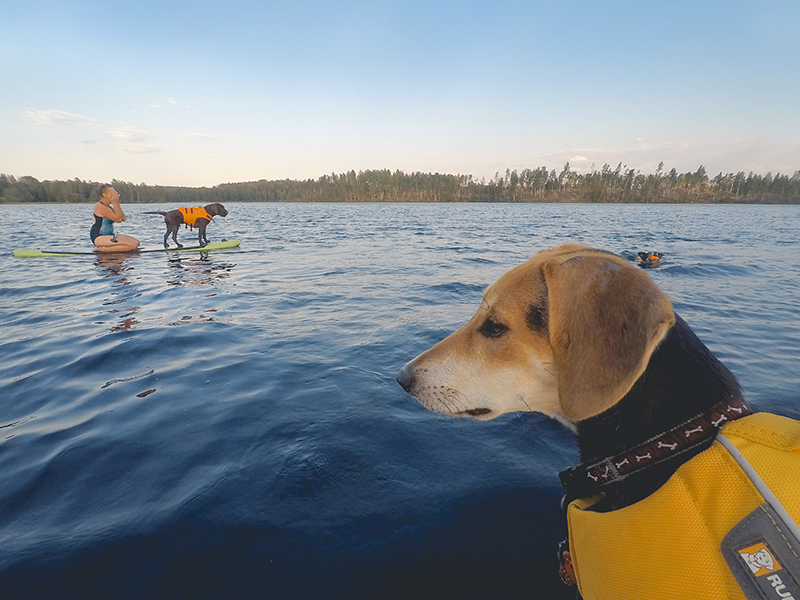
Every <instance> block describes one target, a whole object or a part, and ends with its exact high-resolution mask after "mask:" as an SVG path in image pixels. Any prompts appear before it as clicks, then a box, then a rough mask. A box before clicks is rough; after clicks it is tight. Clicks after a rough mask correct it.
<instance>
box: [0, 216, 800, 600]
mask: <svg viewBox="0 0 800 600" xmlns="http://www.w3.org/2000/svg"><path fill="white" fill-rule="evenodd" d="M168 208H174V207H171V206H170V207H165V206H156V205H130V204H129V205H126V206H125V210H126V212H127V214H128V221H127V222H126V223H123V224H122V225H120V226H118V227H117V231H118V232H120V233H126V234H130V235H134V236H136V237H138V238H139V239H140V240H141V241H142V243H143V245H145V246H158V244H159V243H160V241H161V239H162V236H163V232H164V226H163V219H161V217H159V216H155V215H146V214H144V212H145V211H148V210H165V209H168ZM228 209H229V210H230V214H229V216H228V217H227V218H225V219H222V218H218V219H215V222H214V223H212V224H211V225H210V227H209V237H210V238H211V239H212V241H215V240H217V241H218V240H220V239H222V238H228V239H231V238H238V239H240V240H241V241H242V244H241V247H240V249H238V250H226V251H216V252H211V253H208V254H207V255H201V254H197V253H186V254H173V255H169V254H165V253H156V254H142V255H131V256H124V257H121V256H100V257H94V256H81V257H70V258H14V257H12V256H11V253H12V251H13V250H14V249H15V248H23V247H43V248H44V247H50V248H61V249H82V250H89V249H90V242H89V239H88V231H89V226H90V224H91V216H90V214H91V206H89V205H83V206H54V205H47V206H1V205H0V232H2V238H0V356H2V361H0V394H1V395H2V397H1V398H0V482H2V485H0V597H2V598H34V599H38V598H48V599H49V598H115V599H116V598H122V599H125V598H131V599H142V598H165V599H166V598H187V599H189V598H191V599H199V598H326V599H327V598H342V599H345V598H346V599H348V600H353V599H359V598H364V599H368V598H369V599H380V598H409V599H419V598H492V599H503V598H558V597H569V594H567V595H566V596H563V594H562V593H561V592H562V590H561V588H560V587H559V584H558V577H557V574H556V565H555V558H554V557H555V549H556V545H557V543H558V541H559V540H561V539H562V538H563V537H564V532H565V526H564V523H563V520H562V517H561V514H560V511H559V508H558V504H559V499H560V497H561V490H560V486H559V483H558V477H557V472H558V471H560V470H562V469H564V468H566V467H567V466H570V465H572V464H574V463H576V462H577V460H578V456H577V447H576V444H575V442H574V440H573V439H572V437H571V434H570V433H569V431H568V430H566V429H565V428H564V427H562V426H561V425H559V424H558V423H556V422H554V421H551V420H548V419H547V418H545V417H542V416H540V415H537V414H530V413H526V414H513V415H505V416H503V417H501V418H498V419H495V420H493V421H489V422H477V421H473V420H466V419H453V418H448V417H444V416H441V415H437V414H434V413H431V412H428V411H426V410H425V409H423V408H422V407H421V406H419V405H418V404H417V403H416V402H415V401H414V400H413V399H412V398H410V397H409V396H407V395H406V394H405V393H404V392H403V391H402V390H401V389H400V387H399V386H398V385H397V384H396V382H395V380H394V378H395V374H396V373H397V371H398V370H399V369H400V367H401V366H402V365H403V364H404V363H405V362H406V361H407V360H409V359H411V358H413V357H414V356H416V355H417V354H418V353H419V352H421V351H422V350H424V349H426V348H428V347H429V346H431V345H432V344H434V343H435V342H437V341H438V340H440V339H442V338H443V337H445V336H446V335H447V334H449V333H450V332H452V331H453V330H454V329H456V328H458V327H459V326H461V325H462V324H463V323H464V322H465V321H466V320H467V319H468V318H469V317H470V316H471V315H472V313H473V312H474V310H475V308H476V307H477V306H478V304H479V302H480V298H481V295H482V292H483V290H484V289H485V287H486V286H487V285H488V284H490V283H491V282H492V281H494V280H495V279H496V278H497V277H498V276H499V275H501V274H502V273H503V272H505V271H506V270H508V269H510V268H511V267H513V266H516V265H517V264H519V263H521V262H524V261H525V260H527V259H528V258H529V257H530V256H531V255H533V254H534V253H535V252H537V251H538V250H540V249H542V248H546V247H550V246H553V245H555V244H558V243H561V242H565V241H576V242H583V243H587V244H591V245H594V246H597V247H602V248H605V249H608V250H611V251H614V252H617V253H619V254H622V255H623V256H626V257H628V258H633V256H634V255H635V253H636V252H637V251H640V250H657V251H661V252H664V253H665V261H666V262H665V264H664V266H663V267H662V268H660V269H656V270H650V271H648V273H649V274H650V275H651V276H652V278H653V279H654V280H655V281H656V282H657V283H658V285H659V286H660V287H661V288H662V289H664V290H665V291H666V292H667V293H668V294H669V295H670V296H671V298H672V299H673V303H674V305H675V308H676V311H677V312H679V313H680V314H681V315H682V316H683V317H684V318H685V319H686V320H687V322H688V323H689V324H690V325H691V326H692V327H693V328H694V330H695V331H696V332H697V333H698V335H699V336H700V337H701V339H703V340H704V341H705V342H706V344H707V345H708V346H709V347H710V348H711V349H712V350H713V351H714V352H716V353H717V354H718V355H719V356H720V357H721V358H722V359H723V361H724V362H725V363H726V364H728V366H729V367H730V368H731V369H732V370H733V371H734V373H735V374H736V375H737V377H738V378H739V379H740V381H741V383H742V386H743V388H744V390H745V394H746V397H747V399H748V400H749V401H750V402H751V403H752V404H753V405H755V406H756V407H757V408H759V409H762V410H769V411H773V412H779V413H782V414H785V415H788V416H792V417H794V418H800V368H798V364H800V310H798V288H799V287H800V242H798V235H799V234H800V207H797V206H788V207H787V206H705V205H691V206H661V205H659V206H643V205H633V206H631V205H536V204H527V205H509V204H476V205H452V204H450V205H436V204H419V205H417V204H414V205H411V204H390V205H377V204H367V205H351V204H233V205H229V206H228ZM192 237H193V236H192V232H190V231H189V230H181V232H180V239H181V240H182V241H184V242H188V241H190V239H191V238H192ZM153 390H154V391H153Z"/></svg>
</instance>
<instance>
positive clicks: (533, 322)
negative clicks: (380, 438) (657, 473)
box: [397, 244, 675, 423]
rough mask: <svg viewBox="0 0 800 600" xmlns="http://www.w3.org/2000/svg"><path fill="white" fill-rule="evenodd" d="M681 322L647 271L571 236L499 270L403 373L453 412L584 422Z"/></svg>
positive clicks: (412, 387)
mask: <svg viewBox="0 0 800 600" xmlns="http://www.w3.org/2000/svg"><path fill="white" fill-rule="evenodd" d="M674 322H675V316H674V313H673V311H672V304H671V303H670V301H669V298H668V297H667V296H666V295H665V294H664V293H663V292H662V291H661V290H659V289H658V288H657V287H656V286H655V284H654V283H653V282H652V281H651V280H650V278H649V277H648V276H647V275H646V274H645V273H644V272H642V271H641V270H639V269H637V268H635V267H633V266H632V265H630V264H629V263H628V262H627V261H625V260H624V259H622V258H620V257H618V256H615V255H613V254H609V253H606V252H603V251H600V250H595V249H593V248H589V247H587V246H582V245H579V244H566V245H563V246H559V247H558V248H554V249H552V250H544V251H542V252H539V253H538V254H536V255H535V256H534V257H533V258H531V259H530V260H529V261H528V262H526V263H524V264H522V265H520V266H518V267H516V268H514V269H512V270H511V271H509V272H508V273H506V274H505V275H503V276H502V277H500V279H498V280H497V281H496V282H495V283H494V284H492V285H491V286H489V288H488V289H487V290H486V293H485V294H484V296H483V302H482V303H481V306H480V308H478V311H477V312H476V313H475V315H474V316H473V317H472V318H471V319H470V320H469V321H468V322H467V324H466V325H464V326H463V327H462V328H461V329H459V330H458V331H456V332H455V333H453V334H452V335H450V336H449V337H447V338H446V339H444V340H442V341H441V342H439V343H438V344H436V345H435V346H434V347H433V348H431V349H429V350H427V351H425V352H423V353H422V354H420V355H419V356H418V357H417V358H415V359H414V360H412V361H411V362H409V363H408V364H407V365H406V366H405V367H403V369H402V370H401V371H400V373H399V374H398V376H397V380H398V382H399V383H400V385H402V386H403V388H404V389H405V390H406V391H407V392H408V393H409V394H411V395H412V396H414V397H415V398H417V399H418V400H419V401H420V402H421V403H422V404H423V405H424V406H425V407H427V408H429V409H430V410H434V411H436V412H440V413H444V414H450V415H456V416H472V417H477V418H479V419H491V418H493V417H496V416H498V415H501V414H503V413H507V412H513V411H526V410H533V411H538V412H542V413H545V414H547V415H550V416H552V417H555V418H557V419H559V420H561V421H566V422H571V423H576V422H578V421H581V420H583V419H587V418H589V417H592V416H594V415H597V414H599V413H601V412H603V411H604V410H606V409H608V408H610V407H611V406H613V405H614V404H615V403H616V402H617V401H618V400H620V399H621V398H622V397H623V396H624V395H625V394H626V393H627V392H628V391H629V390H630V388H631V386H632V385H633V384H634V382H635V381H636V380H637V379H638V378H639V376H640V375H641V374H642V373H643V372H644V370H645V368H646V367H647V362H648V360H649V358H650V355H651V354H652V352H653V350H654V349H655V347H656V346H657V345H658V343H659V341H661V339H662V338H663V337H664V334H665V333H666V332H667V330H668V329H669V328H670V327H671V326H672V324H673V323H674Z"/></svg>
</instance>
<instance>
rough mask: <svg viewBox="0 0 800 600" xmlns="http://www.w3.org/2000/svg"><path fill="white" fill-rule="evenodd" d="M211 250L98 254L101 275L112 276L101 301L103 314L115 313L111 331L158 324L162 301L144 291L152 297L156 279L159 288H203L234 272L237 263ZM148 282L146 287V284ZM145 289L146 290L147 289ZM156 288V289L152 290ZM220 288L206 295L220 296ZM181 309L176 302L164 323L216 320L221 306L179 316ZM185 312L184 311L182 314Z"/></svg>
mask: <svg viewBox="0 0 800 600" xmlns="http://www.w3.org/2000/svg"><path fill="white" fill-rule="evenodd" d="M215 258H219V257H212V256H211V253H209V252H200V253H192V254H191V255H189V254H177V253H175V254H172V253H170V254H168V255H166V256H163V255H162V256H158V257H155V256H152V257H151V256H141V255H139V254H135V253H131V254H98V255H97V258H96V259H95V267H96V268H97V273H98V275H99V276H100V277H101V278H103V279H105V278H109V281H110V286H108V287H107V288H106V297H105V298H103V300H102V301H101V305H102V306H103V307H107V308H105V309H104V311H103V312H102V314H103V315H106V316H111V317H112V318H113V322H111V323H110V326H109V328H108V330H109V331H111V332H120V331H130V330H133V329H136V328H138V327H142V326H143V323H147V324H148V325H147V326H150V327H152V326H153V325H154V317H153V313H158V315H159V316H158V317H155V320H156V321H161V319H163V317H164V316H166V314H165V313H164V312H163V311H160V310H159V308H163V307H159V303H158V301H155V302H153V301H152V300H151V301H143V300H141V299H140V298H142V294H143V293H144V295H145V297H150V296H151V294H150V293H149V292H148V291H147V287H146V286H147V285H148V283H150V282H152V281H153V280H155V288H156V290H157V289H158V288H161V289H162V290H163V289H165V288H166V289H170V288H184V289H193V288H203V287H205V286H211V287H216V286H218V285H220V284H221V283H223V282H225V281H226V280H228V279H229V278H231V276H232V271H233V269H234V268H235V267H236V265H235V264H233V263H230V262H219V261H218V260H215ZM143 286H145V287H143ZM142 290H145V291H144V292H143V291H142ZM151 291H152V290H151ZM216 295H217V293H216V290H213V289H212V290H209V292H208V293H205V294H204V297H205V298H213V297H214V296H216ZM176 309H177V310H180V308H179V307H177V306H175V305H174V304H173V305H172V306H171V307H170V309H169V310H168V311H167V313H172V319H170V320H168V321H166V322H164V321H161V324H162V325H167V326H176V325H185V324H189V323H198V322H200V323H203V322H210V321H214V320H216V318H218V317H217V315H215V314H214V313H216V312H217V309H216V308H214V307H213V306H212V307H208V308H205V310H203V311H202V312H199V313H195V312H194V310H190V312H189V314H186V313H185V312H183V311H181V312H179V313H178V315H179V316H176V315H175V314H174V312H175V310H176ZM181 313H183V314H181Z"/></svg>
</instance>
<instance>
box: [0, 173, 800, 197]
mask: <svg viewBox="0 0 800 600" xmlns="http://www.w3.org/2000/svg"><path fill="white" fill-rule="evenodd" d="M108 183H111V184H112V185H114V187H115V188H116V189H117V191H118V192H119V193H120V195H121V196H122V199H123V201H125V202H156V203H170V204H178V205H186V206H188V205H201V204H209V203H211V202H223V203H224V202H611V203H620V202H629V203H650V202H661V203H686V202H698V203H761V204H797V203H800V171H795V173H794V175H792V176H788V175H782V174H780V173H778V174H776V175H773V174H772V173H767V174H766V175H757V174H754V173H752V172H751V173H748V174H745V173H744V172H739V173H736V174H733V173H729V174H727V175H723V174H722V173H720V174H719V175H717V176H715V177H713V178H709V176H708V174H707V173H706V169H705V167H703V166H702V165H701V166H700V167H699V168H698V169H697V171H695V172H694V173H678V172H677V171H676V170H675V169H672V170H670V171H669V172H665V171H664V163H663V162H662V163H661V164H659V166H658V169H657V170H656V172H655V173H651V174H647V175H645V174H643V173H641V172H640V171H638V170H634V169H630V168H628V167H627V166H625V165H623V164H622V163H620V164H618V165H617V166H616V168H613V169H612V168H611V167H610V166H609V165H607V164H606V165H603V167H602V168H601V169H600V170H599V171H598V170H597V169H594V168H593V169H592V170H591V171H590V172H588V173H578V172H576V171H573V170H572V168H571V167H570V164H569V163H567V164H565V165H564V168H563V169H562V170H561V172H560V173H559V172H557V171H556V170H555V169H553V170H551V171H548V170H547V169H546V168H545V167H540V168H538V169H524V170H522V171H519V172H518V171H516V170H513V171H512V170H506V172H505V175H501V174H500V173H497V174H495V176H494V177H493V178H491V179H489V180H486V179H481V180H480V181H478V180H476V179H475V178H474V177H473V176H472V175H442V174H440V173H433V174H431V173H419V172H416V173H403V172H402V171H390V170H388V169H384V170H373V171H359V172H358V173H356V172H355V171H349V172H347V173H342V174H339V175H337V174H335V173H332V174H331V175H323V176H322V177H320V178H319V179H307V180H305V181H295V180H289V179H282V180H272V181H267V180H261V181H252V182H246V183H224V184H220V185H217V186H214V187H211V188H207V187H200V188H192V187H173V186H158V185H145V184H143V183H142V184H134V183H129V182H124V181H117V180H113V181H111V182H108ZM98 187H99V183H95V182H89V181H81V180H80V179H71V180H69V181H38V180H37V179H35V178H33V177H30V176H26V177H20V178H15V177H13V176H11V175H2V174H0V203H27V202H57V203H79V202H96V201H97V199H98V196H97V188H98Z"/></svg>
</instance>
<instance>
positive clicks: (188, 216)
mask: <svg viewBox="0 0 800 600" xmlns="http://www.w3.org/2000/svg"><path fill="white" fill-rule="evenodd" d="M178 210H179V211H181V214H182V215H183V222H184V223H186V224H187V225H188V226H189V227H194V223H195V221H197V219H208V220H209V221H211V219H212V218H213V217H212V216H211V215H210V214H208V212H207V211H206V209H205V208H203V207H202V206H196V207H194V208H179V209H178Z"/></svg>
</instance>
